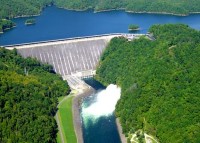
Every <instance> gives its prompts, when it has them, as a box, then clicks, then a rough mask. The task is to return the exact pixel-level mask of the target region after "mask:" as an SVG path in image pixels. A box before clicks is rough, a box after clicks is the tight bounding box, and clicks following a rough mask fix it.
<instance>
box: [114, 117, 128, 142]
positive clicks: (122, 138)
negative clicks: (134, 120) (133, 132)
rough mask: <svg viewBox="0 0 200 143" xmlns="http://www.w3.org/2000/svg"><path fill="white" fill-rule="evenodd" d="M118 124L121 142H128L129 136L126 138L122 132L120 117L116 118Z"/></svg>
mask: <svg viewBox="0 0 200 143" xmlns="http://www.w3.org/2000/svg"><path fill="white" fill-rule="evenodd" d="M116 125H117V130H118V133H119V137H120V140H121V142H122V143H127V138H126V136H125V135H124V134H123V132H122V126H121V124H120V120H119V118H116Z"/></svg>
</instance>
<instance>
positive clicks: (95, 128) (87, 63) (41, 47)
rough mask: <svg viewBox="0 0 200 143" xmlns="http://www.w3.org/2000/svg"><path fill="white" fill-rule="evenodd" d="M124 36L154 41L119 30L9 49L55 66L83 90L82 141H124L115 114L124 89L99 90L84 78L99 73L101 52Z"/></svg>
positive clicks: (77, 115)
mask: <svg viewBox="0 0 200 143" xmlns="http://www.w3.org/2000/svg"><path fill="white" fill-rule="evenodd" d="M122 36H123V37H125V38H127V39H128V40H129V41H130V40H134V39H137V38H139V37H140V36H146V37H147V38H149V39H150V40H154V38H153V37H152V36H151V35H149V34H121V33H119V34H118V33H117V34H107V35H96V36H90V37H78V38H70V39H60V40H52V41H42V42H34V43H25V44H17V45H7V46H5V48H7V49H10V50H11V49H14V48H16V49H17V52H18V53H19V54H20V55H22V56H23V57H24V58H27V57H32V58H36V59H37V60H39V61H41V62H42V63H47V64H50V65H52V66H53V68H54V70H55V72H56V73H58V74H60V75H61V76H62V78H63V80H67V82H68V84H69V86H70V87H71V88H72V89H75V90H77V91H79V93H80V94H79V96H76V97H75V98H74V99H73V117H74V121H73V122H74V128H75V132H76V136H77V140H78V143H82V142H85V143H107V142H109V143H118V142H119V143H120V139H119V134H118V131H117V127H116V124H115V117H114V114H113V112H114V109H115V105H116V103H117V101H118V99H119V98H120V92H121V90H120V88H119V87H117V86H115V85H110V86H108V87H107V88H106V89H105V88H100V89H101V90H100V91H98V92H97V91H95V90H93V88H91V86H92V87H95V86H96V85H92V84H87V83H86V82H84V81H83V80H82V79H85V78H88V77H93V76H94V75H95V73H96V67H97V65H98V63H99V60H100V57H101V54H102V53H103V51H104V50H105V48H106V46H107V44H108V43H109V41H110V40H111V39H112V38H114V37H122ZM97 89H99V88H97ZM89 95H91V96H89ZM83 97H84V100H83V101H82V104H81V105H80V102H79V101H80V99H82V98H83ZM79 106H81V110H79ZM109 129H110V130H109ZM111 134H112V135H111Z"/></svg>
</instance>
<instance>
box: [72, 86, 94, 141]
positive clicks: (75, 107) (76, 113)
mask: <svg viewBox="0 0 200 143" xmlns="http://www.w3.org/2000/svg"><path fill="white" fill-rule="evenodd" d="M92 93H95V90H94V89H93V88H92V87H90V88H88V89H85V90H84V91H83V92H82V93H78V94H77V95H75V97H74V98H73V101H72V113H73V124H74V130H75V134H76V138H77V142H78V143H83V131H82V120H81V116H80V108H81V107H80V105H81V100H82V98H84V97H87V96H90V95H91V94H92Z"/></svg>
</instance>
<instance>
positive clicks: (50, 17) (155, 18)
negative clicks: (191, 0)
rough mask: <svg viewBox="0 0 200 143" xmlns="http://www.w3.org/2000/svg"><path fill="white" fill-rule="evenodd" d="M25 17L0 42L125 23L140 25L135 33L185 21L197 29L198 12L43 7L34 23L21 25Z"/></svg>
mask: <svg viewBox="0 0 200 143" xmlns="http://www.w3.org/2000/svg"><path fill="white" fill-rule="evenodd" d="M26 19H27V18H17V19H14V20H13V21H14V22H16V24H17V27H16V28H14V29H12V30H9V31H7V32H5V33H4V34H1V35H0V45H9V44H19V43H27V42H36V41H45V40H54V39H62V38H71V37H79V36H90V35H97V34H108V33H119V32H120V33H121V32H122V33H126V32H128V25H129V24H132V23H133V24H137V25H139V26H140V27H141V31H139V33H146V32H147V31H148V29H149V27H150V26H151V25H153V24H164V23H185V24H188V25H190V26H191V27H193V28H195V29H200V14H197V15H190V16H186V17H179V16H172V15H160V14H132V13H126V12H124V11H110V12H101V13H94V12H93V11H84V12H76V11H69V10H64V9H59V8H56V7H54V6H52V7H48V8H46V9H45V10H44V11H43V12H42V14H41V15H40V16H37V17H35V19H36V24H35V25H31V26H25V24H24V23H25V20H26Z"/></svg>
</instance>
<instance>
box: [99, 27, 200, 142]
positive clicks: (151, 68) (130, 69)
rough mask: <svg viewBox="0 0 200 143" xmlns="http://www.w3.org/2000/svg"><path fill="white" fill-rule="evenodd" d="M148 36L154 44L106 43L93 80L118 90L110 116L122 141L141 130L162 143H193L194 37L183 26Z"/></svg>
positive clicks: (198, 56)
mask: <svg viewBox="0 0 200 143" xmlns="http://www.w3.org/2000/svg"><path fill="white" fill-rule="evenodd" d="M149 32H151V33H153V35H154V37H155V38H156V40H155V41H151V40H149V39H147V38H145V37H141V38H140V39H138V40H133V41H131V42H129V41H127V39H125V38H123V37H121V38H114V39H112V40H111V42H110V44H109V45H108V47H107V48H106V50H105V51H104V53H103V56H102V57H101V61H100V64H99V67H98V69H97V75H96V79H97V80H99V81H100V82H102V83H103V84H104V85H108V84H110V83H115V84H117V85H119V86H120V87H121V88H122V95H121V99H120V100H119V102H118V103H117V106H116V112H115V114H116V116H117V117H119V118H120V122H121V124H122V127H123V132H124V133H125V134H126V136H128V134H133V133H135V132H136V131H138V130H140V129H141V130H143V131H144V132H146V133H148V134H150V135H153V136H154V137H156V138H157V139H158V140H159V142H162V143H172V142H173V143H186V142H187V143H199V142H200V132H199V131H200V124H199V121H200V107H199V103H200V94H199V93H200V74H199V71H200V32H199V31H196V30H194V29H192V28H190V27H188V26H187V25H183V24H176V25H172V24H166V25H154V26H152V27H151V28H150V30H149Z"/></svg>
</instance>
